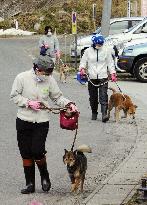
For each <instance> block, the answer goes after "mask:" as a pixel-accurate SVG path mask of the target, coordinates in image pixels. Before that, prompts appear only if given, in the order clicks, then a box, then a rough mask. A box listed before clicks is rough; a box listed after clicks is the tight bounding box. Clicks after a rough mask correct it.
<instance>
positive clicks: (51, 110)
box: [40, 102, 68, 114]
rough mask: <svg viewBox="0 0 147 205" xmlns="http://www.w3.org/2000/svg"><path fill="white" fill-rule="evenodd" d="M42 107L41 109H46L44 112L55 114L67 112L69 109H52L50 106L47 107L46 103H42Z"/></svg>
mask: <svg viewBox="0 0 147 205" xmlns="http://www.w3.org/2000/svg"><path fill="white" fill-rule="evenodd" d="M40 105H41V109H44V110H49V111H50V112H52V113H54V114H59V113H60V111H66V110H67V108H68V107H63V108H62V107H58V108H54V107H52V108H50V107H48V106H46V105H45V104H44V103H42V102H40ZM57 111H58V112H57Z"/></svg>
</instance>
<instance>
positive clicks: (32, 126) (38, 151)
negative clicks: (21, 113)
mask: <svg viewBox="0 0 147 205" xmlns="http://www.w3.org/2000/svg"><path fill="white" fill-rule="evenodd" d="M16 130H17V141H18V147H19V150H20V154H21V156H22V158H23V159H34V160H40V159H42V158H44V156H45V153H46V150H45V141H46V138H47V134H48V130H49V122H43V123H32V122H27V121H23V120H21V119H19V118H17V119H16Z"/></svg>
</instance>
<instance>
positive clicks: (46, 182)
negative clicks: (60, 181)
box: [41, 176, 51, 192]
mask: <svg viewBox="0 0 147 205" xmlns="http://www.w3.org/2000/svg"><path fill="white" fill-rule="evenodd" d="M41 185H42V190H43V191H45V192H48V191H49V190H50V188H51V182H50V179H49V176H48V177H46V178H44V179H42V180H41Z"/></svg>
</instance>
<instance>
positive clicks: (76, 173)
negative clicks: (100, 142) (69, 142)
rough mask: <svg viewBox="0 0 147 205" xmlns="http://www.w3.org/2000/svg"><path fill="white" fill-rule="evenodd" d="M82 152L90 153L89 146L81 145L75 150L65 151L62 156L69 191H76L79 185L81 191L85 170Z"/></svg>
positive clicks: (84, 158)
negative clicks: (67, 176)
mask: <svg viewBox="0 0 147 205" xmlns="http://www.w3.org/2000/svg"><path fill="white" fill-rule="evenodd" d="M83 152H88V153H91V148H90V147H88V146H87V145H81V146H80V147H79V148H78V149H77V150H75V151H67V150H66V149H65V154H64V156H63V162H64V164H66V166H67V171H68V174H69V177H70V180H71V191H72V192H76V191H77V190H78V188H79V186H80V190H81V192H83V185H84V180H85V174H86V170H87V158H86V156H85V155H84V154H83Z"/></svg>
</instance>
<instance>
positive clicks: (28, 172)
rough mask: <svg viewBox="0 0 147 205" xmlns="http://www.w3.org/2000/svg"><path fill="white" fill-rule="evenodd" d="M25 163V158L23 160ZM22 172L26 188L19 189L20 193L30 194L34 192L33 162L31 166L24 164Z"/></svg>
mask: <svg viewBox="0 0 147 205" xmlns="http://www.w3.org/2000/svg"><path fill="white" fill-rule="evenodd" d="M28 160H30V162H31V161H32V160H31V159H28ZM24 163H25V160H24ZM24 174H25V179H26V188H25V189H22V190H21V193H22V194H30V193H33V192H35V163H34V162H32V166H24Z"/></svg>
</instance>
